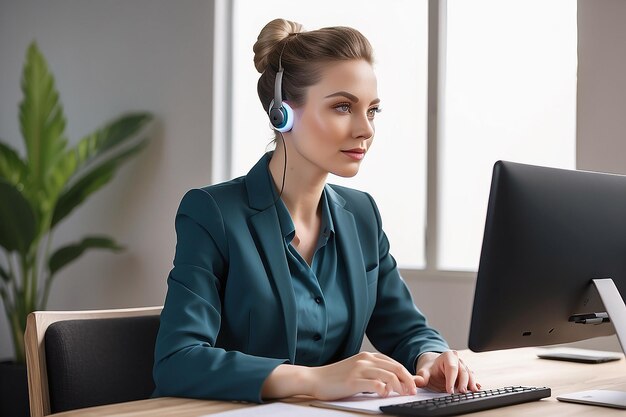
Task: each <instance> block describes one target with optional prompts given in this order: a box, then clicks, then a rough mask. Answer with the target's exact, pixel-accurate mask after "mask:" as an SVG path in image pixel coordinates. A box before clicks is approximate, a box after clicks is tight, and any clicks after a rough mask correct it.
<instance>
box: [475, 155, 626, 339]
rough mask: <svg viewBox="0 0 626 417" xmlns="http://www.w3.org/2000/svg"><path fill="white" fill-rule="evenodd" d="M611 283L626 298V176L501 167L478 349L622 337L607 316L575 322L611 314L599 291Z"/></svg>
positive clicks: (490, 217)
mask: <svg viewBox="0 0 626 417" xmlns="http://www.w3.org/2000/svg"><path fill="white" fill-rule="evenodd" d="M601 278H611V279H612V280H613V282H614V283H615V286H616V287H617V290H618V291H619V293H620V294H622V295H624V294H626V176H621V175H611V174H601V173H594V172H584V171H573V170H563V169H555V168H545V167H537V166H531V165H524V164H517V163H512V162H503V161H498V162H497V163H496V164H495V166H494V170H493V178H492V183H491V192H490V196H489V204H488V209H487V219H486V224H485V233H484V238H483V246H482V252H481V256H480V264H479V270H478V276H477V281H476V291H475V294H474V306H473V312H472V319H471V327H470V337H469V347H470V349H472V350H473V351H487V350H496V349H506V348H516V347H525V346H542V345H550V344H556V343H566V342H573V341H578V340H583V339H588V338H592V337H597V336H605V335H610V334H613V333H614V332H615V330H614V327H613V324H612V323H610V322H607V321H608V320H606V319H599V320H595V321H598V322H602V323H600V324H580V323H575V322H574V321H571V320H573V316H575V315H578V316H576V317H578V318H580V317H585V316H584V315H587V314H589V315H590V316H588V317H592V316H591V315H592V314H595V313H600V315H599V317H602V315H601V314H602V313H604V312H606V311H607V309H605V308H604V305H603V302H602V300H601V299H600V297H599V296H598V292H597V290H596V288H595V286H594V285H593V284H592V280H593V279H601ZM618 298H619V297H618ZM620 301H621V300H620ZM593 321H594V320H589V322H593ZM618 328H620V327H619V326H618Z"/></svg>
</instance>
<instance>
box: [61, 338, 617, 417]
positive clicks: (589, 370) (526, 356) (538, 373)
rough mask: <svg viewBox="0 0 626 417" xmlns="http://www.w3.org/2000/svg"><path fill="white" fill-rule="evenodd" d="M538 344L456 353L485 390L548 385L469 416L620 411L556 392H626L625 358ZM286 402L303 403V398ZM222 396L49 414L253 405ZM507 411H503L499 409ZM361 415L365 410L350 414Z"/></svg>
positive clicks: (142, 414)
mask: <svg viewBox="0 0 626 417" xmlns="http://www.w3.org/2000/svg"><path fill="white" fill-rule="evenodd" d="M537 351H538V350H537V349H535V348H524V349H512V350H506V351H496V352H487V353H473V352H470V351H462V352H460V354H461V357H462V358H463V359H464V360H465V362H466V363H468V365H470V366H471V367H472V369H473V370H474V371H475V372H476V374H477V376H478V382H480V383H481V384H482V386H483V388H484V389H487V388H497V387H502V386H507V385H533V386H547V387H550V388H552V397H551V398H546V399H544V400H541V401H535V402H532V403H526V404H519V405H515V406H511V407H507V408H499V409H493V410H488V411H483V412H480V413H473V414H471V415H472V416H476V417H479V416H502V415H506V416H507V417H509V416H512V417H514V416H538V415H544V416H551V417H558V416H568V417H569V416H589V417H592V416H593V417H597V416H617V415H620V416H624V411H621V410H618V409H611V408H606V407H596V406H589V405H580V404H571V403H563V402H560V401H557V399H556V397H557V396H558V395H561V394H565V393H570V392H575V391H584V390H587V389H611V390H618V391H626V362H625V361H624V359H621V360H620V361H615V362H608V363H603V364H593V365H589V364H580V363H572V362H562V361H553V360H545V359H538V358H537V357H536V353H537ZM289 402H298V403H302V404H303V405H306V404H307V401H306V400H300V399H290V400H289ZM253 406H254V405H250V404H239V403H230V402H222V401H204V400H190V399H184V398H155V399H150V400H142V401H133V402H128V403H121V404H112V405H105V406H100V407H92V408H87V409H81V410H74V411H67V412H64V413H57V414H53V416H54V417H78V416H81V417H103V416H114V417H148V416H150V417H198V416H203V415H206V414H212V413H217V412H220V411H226V410H233V409H236V408H243V407H253ZM504 410H506V412H504ZM350 414H354V415H360V416H364V415H365V414H359V413H350Z"/></svg>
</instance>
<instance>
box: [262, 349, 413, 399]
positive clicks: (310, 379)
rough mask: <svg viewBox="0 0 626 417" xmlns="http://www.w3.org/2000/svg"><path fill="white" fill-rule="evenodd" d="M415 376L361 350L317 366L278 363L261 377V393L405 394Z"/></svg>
mask: <svg viewBox="0 0 626 417" xmlns="http://www.w3.org/2000/svg"><path fill="white" fill-rule="evenodd" d="M416 378H418V377H416V376H414V375H411V374H410V373H409V371H407V369H406V368H405V367H404V366H403V365H402V364H401V363H399V362H397V361H395V360H393V359H391V358H390V357H388V356H386V355H383V354H382V353H370V352H361V353H358V354H356V355H354V356H351V357H349V358H347V359H344V360H342V361H340V362H336V363H333V364H330V365H325V366H320V367H306V366H297V365H286V364H285V365H279V366H278V367H277V368H276V369H274V371H273V372H272V373H271V374H270V375H269V376H268V378H267V379H266V380H265V383H264V384H263V388H262V392H261V395H262V396H263V398H266V399H267V398H284V397H290V396H293V395H300V394H304V395H310V396H312V397H314V398H317V399H319V400H325V401H330V400H337V399H340V398H345V397H350V396H352V395H354V394H358V393H361V392H375V393H377V394H378V395H380V396H381V397H386V396H388V395H389V393H391V392H392V391H395V392H397V393H399V394H402V395H408V394H415V393H416V386H415V384H416ZM420 380H421V377H420Z"/></svg>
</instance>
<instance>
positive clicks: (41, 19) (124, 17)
mask: <svg viewBox="0 0 626 417" xmlns="http://www.w3.org/2000/svg"><path fill="white" fill-rule="evenodd" d="M212 28H213V3H212V2H211V1H208V0H182V1H181V0H177V1H168V0H132V1H126V0H107V1H85V0H56V1H54V2H46V1H36V0H20V1H11V0H0V138H2V139H3V140H5V141H8V142H9V143H11V144H12V145H13V146H15V147H18V148H19V149H21V150H23V146H22V139H21V136H20V134H19V126H18V122H17V120H18V118H17V117H18V116H17V115H18V102H19V101H20V100H21V92H20V90H19V84H20V77H21V68H22V63H23V61H24V54H25V51H26V48H27V46H28V44H29V43H30V42H31V41H32V40H33V39H35V40H37V42H38V44H39V46H40V49H41V50H42V52H43V53H44V55H45V56H46V58H47V60H48V63H49V65H50V68H51V69H52V71H53V72H54V75H55V77H56V82H57V87H58V89H59V91H60V95H61V99H62V102H63V104H64V108H65V114H66V117H67V120H68V128H67V134H68V137H69V139H70V141H71V142H73V143H75V142H76V141H77V140H79V139H80V138H81V137H83V136H84V135H85V134H87V133H89V132H91V131H92V130H94V129H95V128H96V127H98V126H100V125H101V124H102V123H104V122H105V121H107V120H109V119H111V118H113V117H115V116H117V115H119V114H121V113H123V112H125V111H129V110H148V111H151V112H153V113H154V114H155V116H156V123H154V125H153V127H152V129H151V133H150V136H151V137H152V143H151V144H150V146H149V147H148V148H147V149H146V150H145V151H144V152H143V153H142V154H141V155H140V156H139V157H138V158H136V159H134V160H132V161H130V162H129V164H128V165H127V166H125V167H123V168H122V170H121V171H120V172H119V174H118V176H117V177H116V178H115V179H114V180H113V182H112V183H110V184H109V185H108V186H106V187H105V188H104V189H102V190H100V191H99V192H98V193H97V194H94V196H93V197H92V198H91V199H90V200H88V201H87V203H86V204H85V205H83V206H82V207H80V208H79V209H78V210H77V211H76V212H75V213H74V214H72V215H71V216H70V217H69V218H68V219H67V221H66V222H65V223H63V224H61V225H60V227H59V230H58V233H57V234H56V235H55V237H54V241H55V243H56V245H59V244H62V243H65V242H72V241H74V240H78V239H79V238H81V237H82V236H83V235H85V234H95V233H107V234H110V235H111V236H113V237H115V238H116V239H118V240H119V242H121V243H122V244H123V245H125V246H127V248H128V250H127V251H126V252H124V253H122V254H117V255H116V254H112V253H109V252H92V253H88V254H86V255H84V257H83V258H81V259H80V260H79V261H77V262H76V263H74V264H72V265H70V266H68V267H67V269H65V270H63V271H62V272H61V273H59V276H58V282H56V285H55V286H54V287H53V290H52V293H51V296H50V303H49V308H50V309H90V308H110V307H126V306H145V305H159V304H162V303H163V299H164V296H165V291H166V282H165V281H166V278H167V273H168V272H169V269H170V268H171V264H172V257H173V254H174V245H175V233H174V228H173V220H174V213H175V212H176V209H177V206H178V203H179V202H180V198H181V197H182V195H183V194H184V192H185V191H186V190H187V189H188V188H191V187H194V186H200V185H204V184H207V183H209V181H210V178H209V175H210V168H211V166H210V160H211V143H210V133H211V126H212V124H211V99H212V94H211V90H212V88H211V79H212V72H211V68H212V61H211V60H212V44H213V32H212ZM7 335H9V332H8V329H7V323H6V319H5V317H4V314H0V358H6V357H9V356H11V355H12V351H13V348H12V345H11V343H10V340H9V339H8V337H7Z"/></svg>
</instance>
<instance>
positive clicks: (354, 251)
mask: <svg viewBox="0 0 626 417" xmlns="http://www.w3.org/2000/svg"><path fill="white" fill-rule="evenodd" d="M326 195H327V196H328V197H329V200H330V202H332V204H330V205H329V206H330V210H331V213H332V216H333V221H334V222H336V223H335V238H336V239H337V242H338V248H339V250H340V252H339V255H340V256H341V257H342V259H343V262H344V263H345V265H346V272H347V274H348V284H349V288H350V301H351V302H352V312H353V315H352V317H351V319H352V320H351V326H350V335H349V337H348V345H347V346H346V356H347V355H353V354H354V353H355V352H358V351H359V349H360V348H361V344H362V343H363V335H364V334H365V326H366V322H367V317H366V314H367V288H366V286H367V278H366V275H365V261H364V260H363V252H362V249H361V244H360V241H359V236H358V234H357V230H356V223H355V221H354V215H353V214H352V213H351V212H350V211H348V210H346V209H345V207H344V206H345V200H344V199H343V197H341V196H340V195H339V194H337V193H336V192H335V191H334V190H333V189H332V188H331V187H330V186H328V185H327V186H326Z"/></svg>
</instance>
